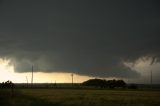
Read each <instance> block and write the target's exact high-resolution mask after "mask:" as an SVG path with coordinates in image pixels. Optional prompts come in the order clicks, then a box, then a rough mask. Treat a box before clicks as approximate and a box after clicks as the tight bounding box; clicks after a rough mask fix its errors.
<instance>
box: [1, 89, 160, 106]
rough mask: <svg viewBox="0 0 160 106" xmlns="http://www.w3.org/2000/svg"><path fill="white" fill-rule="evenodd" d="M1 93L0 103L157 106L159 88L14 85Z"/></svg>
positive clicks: (15, 105) (35, 105) (47, 105)
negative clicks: (31, 86) (71, 87)
mask: <svg viewBox="0 0 160 106" xmlns="http://www.w3.org/2000/svg"><path fill="white" fill-rule="evenodd" d="M9 92H10V91H9ZM4 93H5V92H4V90H3V91H2V90H1V96H0V99H1V102H0V103H1V106H9V105H10V106H22V105H23V106H160V91H146V90H143V91H142V90H141V91H140V90H139V91H138V90H137V91H135V90H134V91H133V90H132V91H131V90H84V89H83V90H81V89H17V90H15V91H14V96H13V97H5V98H3V95H5V94H4ZM7 95H10V94H9V93H8V94H7ZM7 99H8V100H7ZM8 103H9V104H8Z"/></svg>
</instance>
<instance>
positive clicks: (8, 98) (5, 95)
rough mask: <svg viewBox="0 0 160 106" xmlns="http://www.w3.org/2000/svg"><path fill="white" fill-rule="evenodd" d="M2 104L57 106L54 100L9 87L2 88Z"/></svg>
mask: <svg viewBox="0 0 160 106" xmlns="http://www.w3.org/2000/svg"><path fill="white" fill-rule="evenodd" d="M0 106H57V105H56V104H53V103H52V102H49V101H47V100H43V99H40V98H36V97H34V96H28V95H24V94H22V93H21V92H20V91H17V90H16V91H14V93H13V94H12V92H11V90H9V89H0Z"/></svg>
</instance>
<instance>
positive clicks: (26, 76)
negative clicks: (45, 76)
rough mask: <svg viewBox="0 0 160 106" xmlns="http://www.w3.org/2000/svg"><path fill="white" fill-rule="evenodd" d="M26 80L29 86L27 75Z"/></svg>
mask: <svg viewBox="0 0 160 106" xmlns="http://www.w3.org/2000/svg"><path fill="white" fill-rule="evenodd" d="M26 81H27V87H28V78H27V76H26Z"/></svg>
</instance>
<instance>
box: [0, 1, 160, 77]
mask: <svg viewBox="0 0 160 106" xmlns="http://www.w3.org/2000/svg"><path fill="white" fill-rule="evenodd" d="M0 3H1V4H0V16H1V17H0V23H1V24H0V37H1V38H0V56H1V57H2V58H8V59H10V60H11V64H14V66H15V69H16V71H17V72H26V71H29V70H30V67H31V65H32V64H35V66H36V67H38V69H39V70H42V71H43V72H55V71H56V72H74V73H78V74H83V75H89V76H101V77H137V76H140V74H139V73H137V72H136V71H135V70H132V69H130V68H129V67H126V66H125V65H124V64H123V62H133V63H134V62H135V61H136V60H137V59H139V58H141V57H144V56H146V57H154V59H155V57H156V59H155V60H157V61H158V60H159V57H160V47H159V45H160V43H159V42H160V37H159V35H160V31H159V28H160V13H159V10H160V9H159V1H154V0H152V1H148V0H145V1H135V0H134V1H127V0H123V1H120V0H116V1H114V0H111V1H98V0H97V1H95V0H91V1H89V0H84V1H83V0H72V1H70V0H68V1H67V0H57V1H51V0H50V1H48V0H45V1H43V0H42V1H41V0H32V1H28V0H24V1H22V0H19V1H18V0H15V1H9V0H8V1H3V2H0ZM153 61H154V60H153Z"/></svg>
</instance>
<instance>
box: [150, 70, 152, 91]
mask: <svg viewBox="0 0 160 106" xmlns="http://www.w3.org/2000/svg"><path fill="white" fill-rule="evenodd" d="M150 81H151V88H152V70H151V79H150Z"/></svg>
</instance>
